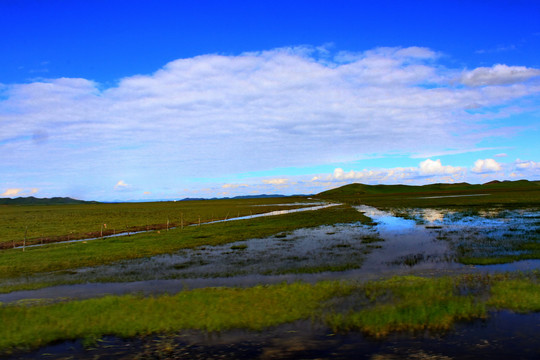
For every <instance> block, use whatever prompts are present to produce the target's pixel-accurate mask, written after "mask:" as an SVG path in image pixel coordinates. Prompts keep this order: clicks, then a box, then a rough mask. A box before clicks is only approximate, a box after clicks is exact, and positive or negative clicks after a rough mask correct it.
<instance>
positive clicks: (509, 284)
mask: <svg viewBox="0 0 540 360" xmlns="http://www.w3.org/2000/svg"><path fill="white" fill-rule="evenodd" d="M464 294H465V295H464ZM330 299H333V300H332V301H329V300H330ZM339 299H347V300H346V301H345V302H344V303H345V304H351V300H353V306H352V309H353V310H350V311H347V310H346V309H345V310H344V309H343V308H340V301H339ZM334 306H337V308H338V309H339V310H336V308H333V307H334ZM493 310H495V311H496V310H511V311H517V312H530V311H540V276H539V274H538V273H531V274H528V275H527V276H525V275H520V274H512V275H497V276H485V275H464V276H459V277H441V278H420V277H414V276H407V277H394V278H391V279H389V280H382V281H373V282H369V283H366V284H358V283H346V282H339V281H325V282H319V283H317V284H314V285H310V284H305V283H294V284H279V285H270V286H256V287H252V288H207V289H196V290H191V291H183V292H180V293H178V294H177V295H163V296H159V297H148V298H145V297H141V296H133V295H127V296H108V297H103V298H97V299H91V300H80V301H72V302H64V303H56V304H49V305H43V304H42V305H39V304H37V305H33V306H32V305H31V304H29V303H23V304H19V305H9V306H4V307H0V323H1V324H2V326H1V327H0V352H2V351H9V350H10V349H14V348H29V347H38V346H42V345H45V344H48V343H50V342H53V341H57V340H68V339H90V340H91V339H97V338H100V337H102V336H105V335H115V336H120V337H134V336H139V335H147V334H158V333H168V332H177V331H180V330H183V329H198V330H203V331H223V330H227V329H235V328H243V329H251V330H262V329H266V328H268V327H271V326H275V325H279V324H283V323H288V322H293V321H296V320H300V319H309V318H311V319H314V320H322V321H323V322H324V323H325V324H327V325H328V326H329V327H330V328H332V329H333V330H334V331H349V330H355V331H361V332H363V333H366V334H369V335H372V336H384V335H387V334H389V333H391V332H397V331H423V330H433V331H438V330H449V329H451V328H452V326H453V325H454V324H455V323H456V322H457V321H464V320H471V319H476V318H484V317H486V316H488V312H489V311H493Z"/></svg>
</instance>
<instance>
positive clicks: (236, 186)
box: [221, 184, 249, 189]
mask: <svg viewBox="0 0 540 360" xmlns="http://www.w3.org/2000/svg"><path fill="white" fill-rule="evenodd" d="M221 187H222V188H224V189H238V188H243V187H249V185H248V184H224V185H222V186H221Z"/></svg>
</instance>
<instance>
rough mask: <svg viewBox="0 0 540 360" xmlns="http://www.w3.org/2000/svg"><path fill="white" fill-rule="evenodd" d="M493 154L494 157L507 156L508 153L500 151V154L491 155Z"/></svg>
mask: <svg viewBox="0 0 540 360" xmlns="http://www.w3.org/2000/svg"><path fill="white" fill-rule="evenodd" d="M493 156H494V157H507V156H508V154H506V153H500V154H495V155H493Z"/></svg>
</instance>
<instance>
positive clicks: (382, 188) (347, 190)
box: [318, 180, 540, 198]
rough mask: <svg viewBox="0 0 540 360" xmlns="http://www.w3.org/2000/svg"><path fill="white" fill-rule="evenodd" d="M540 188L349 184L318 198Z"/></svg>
mask: <svg viewBox="0 0 540 360" xmlns="http://www.w3.org/2000/svg"><path fill="white" fill-rule="evenodd" d="M535 187H540V182H539V181H528V180H518V181H497V180H495V181H490V182H488V183H485V184H476V185H473V184H469V183H465V182H464V183H455V184H429V185H366V184H359V183H356V184H349V185H345V186H341V187H338V188H336V189H331V190H327V191H323V192H322V193H319V194H318V196H320V197H323V198H324V197H326V198H333V197H352V196H361V195H364V196H366V195H368V196H369V195H391V194H410V193H425V194H434V193H453V192H464V193H467V192H471V191H480V192H481V191H486V190H498V189H501V190H502V189H519V188H535Z"/></svg>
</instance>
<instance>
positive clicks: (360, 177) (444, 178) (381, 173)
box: [311, 159, 465, 184]
mask: <svg viewBox="0 0 540 360" xmlns="http://www.w3.org/2000/svg"><path fill="white" fill-rule="evenodd" d="M464 174H465V169H463V168H461V167H454V166H450V165H442V163H441V160H435V161H434V160H431V159H427V160H424V161H422V162H420V164H419V166H418V167H395V168H389V169H364V170H359V171H358V170H350V171H344V170H343V169H341V168H336V169H335V170H334V172H333V173H332V174H331V175H317V176H315V177H312V178H311V182H328V181H330V182H344V183H347V182H353V181H358V182H363V183H366V184H374V183H377V184H382V183H399V182H406V181H415V182H422V183H426V182H430V181H432V182H435V181H436V182H451V181H455V180H456V179H461V178H462V177H463V175H464Z"/></svg>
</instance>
